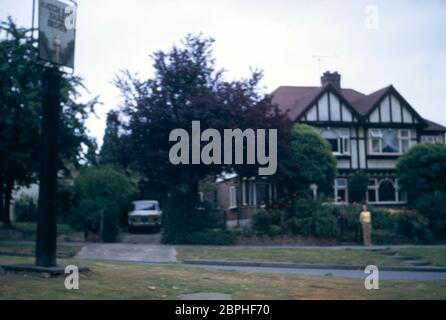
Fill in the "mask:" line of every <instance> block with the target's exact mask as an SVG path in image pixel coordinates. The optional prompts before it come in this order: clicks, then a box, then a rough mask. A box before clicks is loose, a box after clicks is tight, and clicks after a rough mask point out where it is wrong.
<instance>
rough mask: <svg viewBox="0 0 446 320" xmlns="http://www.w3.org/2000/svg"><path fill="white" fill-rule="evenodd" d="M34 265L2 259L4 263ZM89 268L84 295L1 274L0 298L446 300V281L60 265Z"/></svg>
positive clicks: (52, 281) (57, 284)
mask: <svg viewBox="0 0 446 320" xmlns="http://www.w3.org/2000/svg"><path fill="white" fill-rule="evenodd" d="M24 262H32V259H30V258H24V257H7V256H0V264H10V263H24ZM59 262H60V263H63V264H78V265H81V266H86V267H88V268H90V270H91V272H90V273H88V274H82V275H81V277H80V282H79V290H66V289H65V287H64V277H59V278H49V279H48V278H41V277H37V276H25V275H17V274H5V273H0V299H178V298H179V297H180V296H181V295H182V294H186V293H196V292H221V293H227V294H231V295H232V296H233V298H234V299H446V281H429V282H411V281H381V282H380V289H379V290H366V289H365V288H364V280H363V279H341V278H333V277H313V276H311V277H310V276H297V275H288V274H272V273H245V272H243V273H242V272H237V271H225V270H207V269H201V268H200V269H195V268H190V267H183V266H154V265H144V264H130V263H118V262H113V263H112V262H95V261H76V260H73V259H69V260H59Z"/></svg>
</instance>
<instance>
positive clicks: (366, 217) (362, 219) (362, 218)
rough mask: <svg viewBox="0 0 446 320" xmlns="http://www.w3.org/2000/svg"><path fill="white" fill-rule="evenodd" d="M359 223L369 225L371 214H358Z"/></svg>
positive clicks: (366, 212)
mask: <svg viewBox="0 0 446 320" xmlns="http://www.w3.org/2000/svg"><path fill="white" fill-rule="evenodd" d="M359 221H360V222H361V223H371V222H372V214H371V213H370V211H361V213H360V214H359Z"/></svg>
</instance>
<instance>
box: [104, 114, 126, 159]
mask: <svg viewBox="0 0 446 320" xmlns="http://www.w3.org/2000/svg"><path fill="white" fill-rule="evenodd" d="M120 127H121V123H120V121H119V114H118V112H116V111H110V112H108V114H107V121H106V127H105V133H104V140H103V143H102V147H101V152H100V153H99V162H100V163H101V164H120V163H121V152H122V148H121V139H120V133H119V131H120Z"/></svg>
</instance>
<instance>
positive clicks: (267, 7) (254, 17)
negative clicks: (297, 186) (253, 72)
mask: <svg viewBox="0 0 446 320" xmlns="http://www.w3.org/2000/svg"><path fill="white" fill-rule="evenodd" d="M78 5H79V10H78V18H77V39H76V57H75V72H76V74H77V75H80V76H81V77H83V78H84V79H85V84H86V86H87V87H88V89H89V90H90V91H91V95H92V96H94V95H100V100H101V102H102V103H103V105H100V106H98V107H97V117H94V116H92V117H91V119H89V121H88V127H89V129H90V133H91V134H92V135H93V136H95V137H96V138H97V139H98V142H99V143H100V142H101V140H102V136H103V131H104V127H105V114H106V113H107V111H108V110H110V109H113V108H116V107H117V106H118V105H119V102H120V97H119V92H118V90H117V89H116V88H115V87H114V86H113V84H112V83H111V80H112V79H113V78H114V75H115V74H116V73H117V72H118V71H119V70H122V69H129V70H131V71H133V72H139V73H140V74H141V75H144V77H148V76H150V75H151V74H152V72H153V70H152V64H151V61H150V59H149V54H151V53H152V52H154V51H155V50H158V49H163V50H167V49H169V48H170V47H171V46H172V45H173V44H174V43H179V41H180V40H181V39H182V38H183V37H184V36H185V35H186V34H187V33H192V34H198V33H203V34H204V35H209V36H212V37H213V38H215V40H216V43H215V47H214V49H215V58H216V60H217V65H218V66H219V67H220V68H224V69H225V70H227V73H226V76H227V78H228V79H232V78H239V77H245V76H247V75H249V70H250V68H260V69H263V70H264V72H265V77H264V80H263V83H262V84H263V85H264V86H265V88H266V91H267V92H270V91H272V90H274V89H275V88H276V87H278V86H280V85H309V86H310V85H319V77H320V74H319V71H318V63H317V61H316V59H314V58H313V56H314V55H329V56H337V57H336V58H327V59H323V60H322V61H321V66H320V71H321V72H323V71H325V70H330V71H335V70H336V71H338V72H339V73H341V75H342V84H341V85H342V86H343V87H348V88H353V89H356V90H359V91H361V92H364V93H370V92H373V91H375V90H377V89H380V88H382V87H384V86H387V85H389V84H393V85H394V86H395V87H396V89H397V90H398V91H399V92H400V93H401V94H402V95H403V96H404V97H405V98H406V99H407V100H408V102H409V103H410V104H411V105H412V106H413V107H414V108H415V109H416V110H417V111H418V112H419V113H420V114H421V115H422V116H424V117H426V118H429V119H431V120H433V121H436V122H439V123H441V124H443V125H446V112H445V111H446V105H445V103H446V88H445V87H446V0H430V1H421V0H393V1H385V0H375V1H372V0H369V1H362V0H344V1H329V0H325V1H323V0H319V1H318V0H308V1H298V0H288V1H286V0H244V1H236V0H207V1H205V0H202V1H200V0H187V1H185V0H183V1H180V0H145V1H144V0H121V1H117V0H79V1H78ZM370 5H373V6H376V7H377V8H378V14H379V15H378V18H379V20H378V23H379V24H378V28H377V29H371V28H367V27H366V22H367V21H370V20H369V19H370V17H371V16H370V15H369V14H367V13H366V8H367V6H370ZM369 8H370V7H369ZM31 11H32V0H0V19H1V20H4V19H5V18H6V17H7V16H8V15H11V16H13V18H14V19H15V21H16V22H17V23H18V24H19V25H21V26H30V25H31ZM367 19H368V20H367ZM374 21H377V20H374ZM86 97H87V96H86Z"/></svg>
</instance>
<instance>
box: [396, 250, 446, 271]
mask: <svg viewBox="0 0 446 320" xmlns="http://www.w3.org/2000/svg"><path fill="white" fill-rule="evenodd" d="M397 252H398V253H400V254H402V255H406V256H413V257H416V258H417V259H419V260H421V261H426V262H430V263H431V264H432V265H433V266H442V267H444V266H446V248H402V249H398V250H397Z"/></svg>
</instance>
